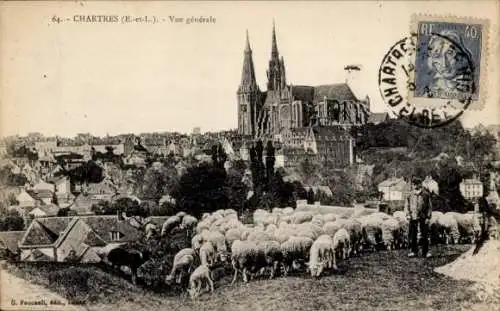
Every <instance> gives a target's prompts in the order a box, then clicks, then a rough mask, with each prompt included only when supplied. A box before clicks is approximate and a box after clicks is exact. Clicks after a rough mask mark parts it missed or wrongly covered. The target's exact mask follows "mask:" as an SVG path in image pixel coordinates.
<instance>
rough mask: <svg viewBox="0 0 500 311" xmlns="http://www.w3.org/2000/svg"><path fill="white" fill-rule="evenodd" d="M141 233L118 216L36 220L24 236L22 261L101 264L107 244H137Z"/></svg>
mask: <svg viewBox="0 0 500 311" xmlns="http://www.w3.org/2000/svg"><path fill="white" fill-rule="evenodd" d="M140 236H141V233H140V232H139V230H138V229H137V228H134V227H133V226H132V225H130V223H129V222H127V221H124V220H120V219H119V218H118V217H117V216H114V215H113V216H87V217H47V218H35V219H34V220H33V221H32V222H31V224H30V226H29V227H28V229H27V230H26V232H25V233H24V234H23V236H22V238H21V240H20V242H19V249H20V251H21V254H20V259H21V260H22V261H56V262H64V261H72V262H82V263H91V262H94V263H95V262H100V261H101V258H100V256H99V251H100V250H101V249H102V248H103V247H106V246H108V245H110V244H118V243H126V242H132V241H136V240H138V239H139V238H140Z"/></svg>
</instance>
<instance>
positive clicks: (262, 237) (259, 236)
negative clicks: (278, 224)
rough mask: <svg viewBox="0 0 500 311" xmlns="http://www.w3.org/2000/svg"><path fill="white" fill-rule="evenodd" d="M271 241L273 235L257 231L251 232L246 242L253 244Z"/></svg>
mask: <svg viewBox="0 0 500 311" xmlns="http://www.w3.org/2000/svg"><path fill="white" fill-rule="evenodd" d="M272 239H273V235H272V234H269V233H267V232H265V231H260V230H257V231H255V230H254V231H253V232H251V233H250V234H249V235H248V238H247V240H248V241H253V242H257V241H269V240H272Z"/></svg>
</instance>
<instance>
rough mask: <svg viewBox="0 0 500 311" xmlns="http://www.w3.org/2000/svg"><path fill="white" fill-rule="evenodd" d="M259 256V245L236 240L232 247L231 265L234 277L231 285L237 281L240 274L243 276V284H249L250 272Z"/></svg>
mask: <svg viewBox="0 0 500 311" xmlns="http://www.w3.org/2000/svg"><path fill="white" fill-rule="evenodd" d="M256 256H257V243H255V242H252V241H241V240H236V241H234V242H233V244H232V245H231V265H232V267H233V270H234V276H233V280H232V282H231V284H233V283H234V282H235V281H236V278H237V277H238V272H240V273H241V274H242V275H243V282H245V283H247V282H248V272H249V270H250V269H251V268H252V266H253V264H254V262H255V258H256Z"/></svg>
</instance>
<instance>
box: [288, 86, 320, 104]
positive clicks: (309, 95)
mask: <svg viewBox="0 0 500 311" xmlns="http://www.w3.org/2000/svg"><path fill="white" fill-rule="evenodd" d="M290 88H291V90H292V96H293V98H294V99H295V100H301V101H304V102H312V101H313V100H314V89H315V88H314V87H313V86H307V85H292V86H290Z"/></svg>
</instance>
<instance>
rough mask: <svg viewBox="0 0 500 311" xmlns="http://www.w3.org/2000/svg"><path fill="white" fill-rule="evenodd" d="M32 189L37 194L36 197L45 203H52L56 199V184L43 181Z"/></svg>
mask: <svg viewBox="0 0 500 311" xmlns="http://www.w3.org/2000/svg"><path fill="white" fill-rule="evenodd" d="M31 191H32V192H33V193H34V194H35V196H36V198H38V199H40V200H41V201H42V202H43V203H44V204H51V203H52V201H53V200H54V194H55V191H56V188H55V186H54V184H50V183H47V182H44V181H42V182H39V183H37V184H36V185H35V186H34V187H33V188H32V189H31Z"/></svg>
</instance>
